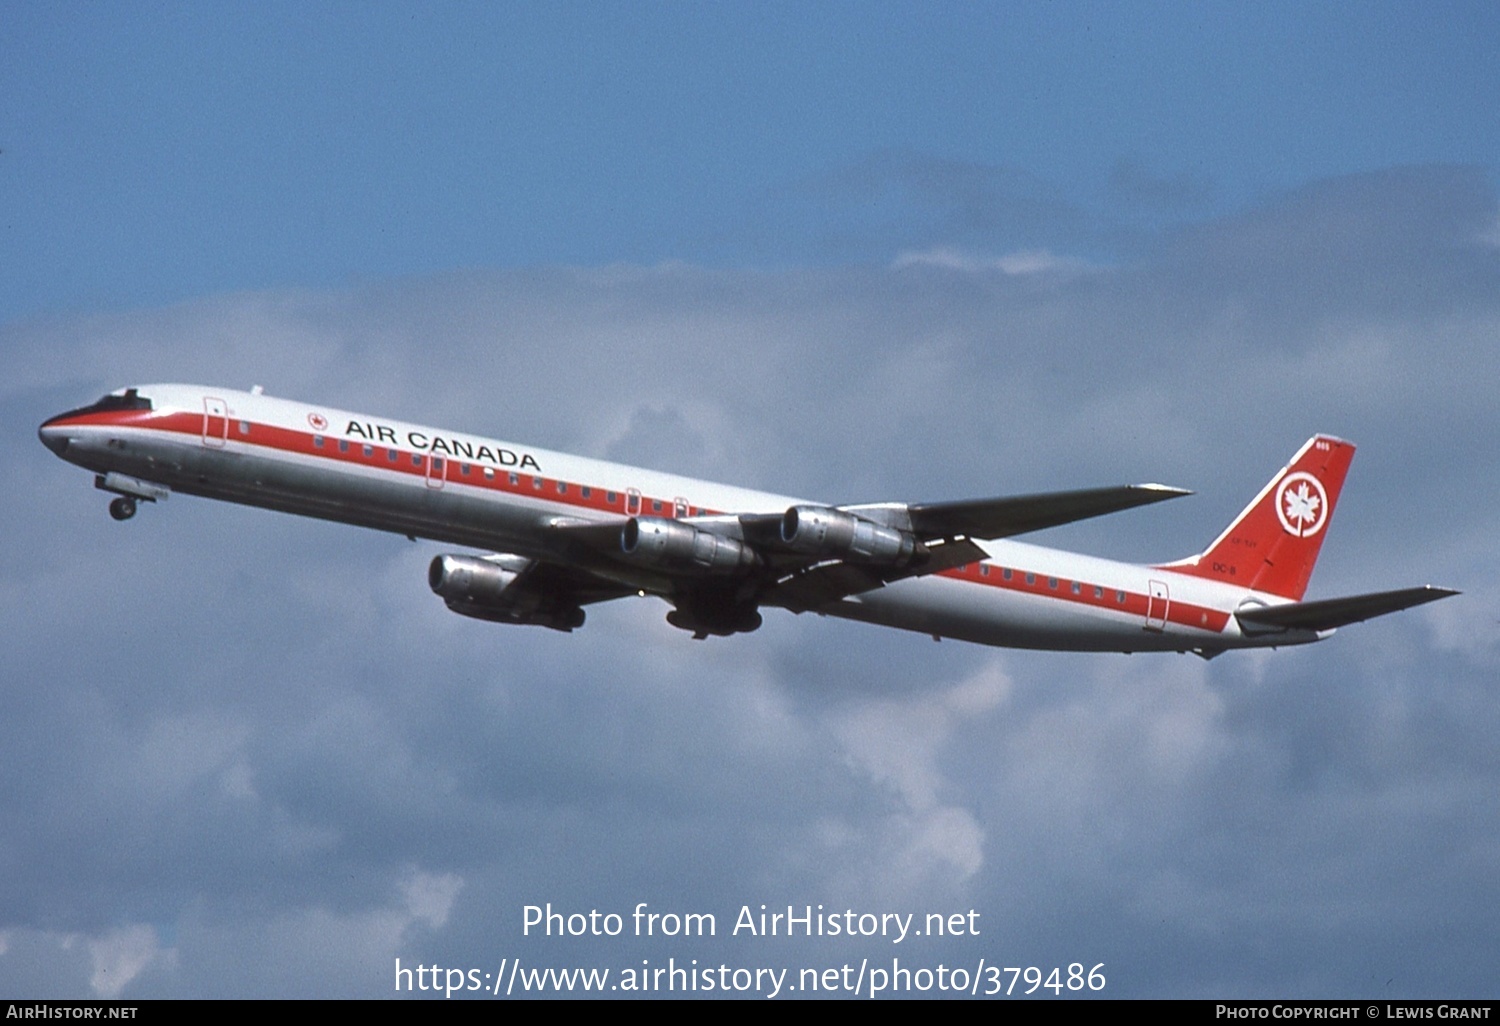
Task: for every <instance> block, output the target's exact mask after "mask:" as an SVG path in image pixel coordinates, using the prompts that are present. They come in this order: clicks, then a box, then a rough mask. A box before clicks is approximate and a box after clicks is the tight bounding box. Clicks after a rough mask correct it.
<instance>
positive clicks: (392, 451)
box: [385, 449, 396, 463]
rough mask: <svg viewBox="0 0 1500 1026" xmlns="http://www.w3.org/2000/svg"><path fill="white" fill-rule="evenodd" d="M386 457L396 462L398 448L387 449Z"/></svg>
mask: <svg viewBox="0 0 1500 1026" xmlns="http://www.w3.org/2000/svg"><path fill="white" fill-rule="evenodd" d="M385 458H386V459H388V460H390V461H391V462H392V463H395V462H396V450H395V449H387V450H386V451H385Z"/></svg>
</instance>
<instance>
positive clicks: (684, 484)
mask: <svg viewBox="0 0 1500 1026" xmlns="http://www.w3.org/2000/svg"><path fill="white" fill-rule="evenodd" d="M38 434H39V436H40V438H41V440H42V442H43V443H44V444H45V445H46V446H47V447H48V448H49V449H51V450H52V451H53V452H54V453H56V454H57V455H58V456H60V457H62V458H63V459H65V460H67V461H68V462H70V463H75V464H77V465H79V466H81V467H84V468H85V469H87V470H91V471H93V472H94V475H95V477H94V484H95V486H96V487H98V488H99V489H102V490H103V491H105V492H109V493H111V494H113V495H114V496H115V497H114V499H113V500H112V501H111V502H110V504H109V512H110V515H111V516H113V517H114V518H115V519H116V520H128V519H130V518H131V517H132V516H134V515H135V513H136V510H137V506H138V504H139V503H141V502H159V501H162V500H165V499H166V498H167V497H168V496H169V495H170V494H171V493H173V492H182V493H184V494H188V495H199V496H206V497H208V498H212V499H223V500H227V501H230V502H237V503H243V504H246V505H250V506H259V507H263V508H266V509H273V510H281V511H283V512H287V513H295V514H300V515H303V516H311V517H319V518H322V519H326V520H334V521H339V522H342V523H346V524H355V525H358V526H361V527H368V528H374V529H377V530H382V531H390V532H395V533H398V534H404V535H406V536H407V537H409V538H411V539H412V540H413V541H415V540H416V539H417V538H418V537H421V538H426V539H431V540H434V541H438V542H442V543H444V544H448V545H457V546H463V547H466V548H472V549H478V550H480V552H479V553H470V552H462V553H444V554H441V555H438V556H435V557H434V558H433V560H432V562H431V564H430V566H429V568H428V585H429V586H430V587H431V589H432V590H433V591H434V592H435V593H436V594H437V595H438V596H440V597H441V598H442V599H443V600H444V601H445V602H446V604H447V606H448V608H449V609H451V610H453V611H454V612H456V613H460V614H462V615H464V616H469V617H475V618H478V619H481V620H487V621H491V622H495V623H502V624H530V625H538V626H542V627H549V628H552V629H555V630H559V631H571V630H573V629H575V628H577V627H580V626H582V625H583V622H584V615H585V614H584V607H585V606H589V605H592V604H594V603H598V602H606V601H609V600H612V599H618V598H623V597H625V596H629V595H641V596H645V595H654V596H658V597H660V598H662V599H665V600H666V601H667V602H668V603H669V604H670V605H671V606H672V609H671V611H670V612H668V614H667V620H668V622H670V623H671V624H672V625H673V626H675V627H679V628H682V629H683V630H685V631H688V632H690V633H691V634H692V635H693V636H694V637H695V638H698V639H702V638H706V637H708V636H710V635H714V636H728V635H732V634H737V633H741V632H747V631H753V630H755V629H756V628H758V627H760V626H761V623H762V616H761V612H760V611H761V609H763V608H781V609H786V610H790V611H791V612H793V613H807V612H810V613H818V614H822V615H827V616H836V617H842V618H847V619H852V620H860V621H864V622H867V623H872V624H880V625H885V626H890V627H898V628H904V629H906V630H911V631H917V632H920V633H923V634H928V635H931V636H932V637H933V638H934V639H935V640H941V639H942V638H954V639H960V640H965V641H971V642H977V643H979V644H984V645H996V646H1006V647H1014V648H1030V649H1051V650H1061V651H1085V652H1127V653H1132V652H1153V651H1175V652H1193V653H1195V654H1197V655H1199V656H1202V657H1204V658H1206V659H1211V658H1213V657H1215V656H1217V655H1219V654H1220V653H1222V652H1224V651H1226V650H1229V649H1245V648H1266V647H1272V648H1274V647H1279V646H1282V645H1299V644H1306V643H1309V642H1314V641H1319V640H1322V639H1324V638H1326V637H1328V636H1329V635H1330V634H1332V633H1333V632H1334V631H1335V630H1336V629H1337V628H1339V627H1342V626H1345V625H1348V624H1351V623H1357V622H1359V621H1362V620H1367V619H1370V618H1371V617H1375V616H1380V615H1383V614H1386V613H1392V612H1396V611H1397V610H1401V609H1406V608H1409V607H1412V606H1416V605H1420V604H1422V603H1425V602H1431V601H1434V600H1437V599H1441V598H1445V597H1447V596H1449V595H1454V594H1457V592H1455V591H1452V590H1450V589H1447V588H1438V587H1433V586H1430V585H1429V586H1424V587H1415V588H1404V589H1401V590H1397V591H1384V592H1374V593H1368V594H1362V595H1353V596H1347V597H1343V598H1333V599H1319V600H1314V601H1303V595H1304V594H1305V592H1306V590H1307V584H1308V580H1309V578H1310V577H1311V575H1312V571H1313V565H1314V562H1315V561H1316V559H1317V557H1318V552H1319V550H1320V549H1321V547H1322V544H1323V539H1324V538H1325V537H1327V530H1326V528H1327V526H1328V522H1329V520H1330V519H1331V518H1332V516H1333V510H1334V506H1335V504H1336V503H1337V501H1338V497H1339V491H1340V489H1341V487H1342V485H1343V482H1344V476H1345V474H1346V473H1347V471H1348V469H1349V463H1350V460H1351V459H1352V457H1353V455H1354V446H1353V445H1352V444H1351V443H1349V442H1346V441H1344V440H1342V439H1339V438H1334V437H1332V436H1329V435H1316V436H1314V437H1313V438H1311V439H1309V440H1308V441H1307V443H1306V444H1304V445H1303V446H1302V448H1301V449H1299V450H1298V451H1297V453H1296V455H1295V456H1293V457H1292V460H1291V462H1290V463H1288V464H1287V466H1286V467H1285V468H1283V469H1282V470H1281V471H1280V472H1279V473H1277V474H1276V475H1275V476H1274V477H1273V478H1272V479H1271V481H1270V482H1269V483H1268V484H1267V485H1266V486H1265V488H1264V489H1262V490H1261V492H1260V494H1259V495H1257V496H1256V497H1255V499H1254V500H1252V501H1251V503H1250V505H1249V506H1247V507H1246V508H1245V510H1244V512H1242V513H1241V514H1240V515H1239V516H1238V517H1237V518H1236V519H1235V520H1234V522H1233V523H1231V524H1230V525H1229V527H1228V528H1226V529H1225V530H1224V532H1223V533H1222V534H1221V535H1219V537H1218V538H1217V539H1216V540H1215V541H1214V542H1212V543H1211V544H1210V545H1209V546H1208V548H1207V549H1205V550H1204V551H1203V552H1201V553H1199V554H1198V555H1195V556H1191V557H1188V558H1186V559H1180V560H1177V561H1175V562H1171V563H1163V564H1158V565H1133V564H1127V563H1119V562H1114V561H1111V560H1106V559H1098V558H1094V557H1091V556H1085V555H1079V554H1075V553H1070V552H1063V551H1059V550H1055V549H1048V548H1042V547H1040V546H1036V545H1031V544H1027V543H1024V542H1019V541H1014V540H1013V538H1014V537H1015V536H1017V535H1021V534H1025V533H1028V532H1031V531H1037V530H1041V529H1043V528H1048V527H1054V526H1057V525H1060V524H1066V523H1070V522H1072V521H1076V520H1081V519H1084V518H1087V517H1095V516H1100V515H1103V514H1107V513H1114V512H1118V511H1121V510H1126V509H1130V508H1133V507H1137V506H1144V505H1148V504H1151V503H1155V502H1160V501H1163V500H1166V499H1171V498H1176V497H1178V496H1182V495H1187V494H1191V493H1189V492H1187V491H1184V490H1183V489H1179V488H1169V487H1167V486H1165V485H1159V484H1138V485H1124V486H1119V487H1106V488H1092V489H1085V490H1079V491H1065V492H1053V493H1043V494H1035V495H1022V496H1010V497H1002V498H992V499H977V500H968V501H959V502H930V503H904V502H880V503H873V504H860V505H840V506H833V505H827V504H824V503H820V502H814V501H810V500H806V499H797V498H792V497H787V496H778V495H771V494H766V493H763V492H757V491H751V490H747V489H743V488H736V487H732V486H728V485H720V484H712V483H709V482H705V481H696V480H692V479H690V478H685V477H678V476H674V475H669V474H662V473H656V472H652V471H648V470H642V469H639V468H635V467H628V466H622V465H618V464H614V463H607V462H603V461H601V460H595V459H588V458H584V457H579V456H570V455H565V454H563V453H557V452H549V451H547V450H544V449H538V448H533V447H531V446H526V445H520V444H516V443H512V442H502V441H495V440H492V439H488V438H481V437H478V436H474V435H468V434H462V433H457V432H451V431H445V430H439V429H435V428H430V427H423V426H421V425H416V424H407V423H402V422H400V421H395V420H388V419H384V418H379V417H370V416H366V415H364V414H357V413H350V412H346V411H343V410H336V409H332V408H329V407H324V406H318V405H313V404H308V403H302V402H294V401H290V400H285V399H277V398H272V397H270V396H267V395H265V394H264V393H263V391H262V390H261V389H260V388H259V386H257V387H256V388H254V389H252V390H251V391H249V392H242V391H234V390H229V389H223V388H216V387H204V386H199V385H174V384H164V385H141V386H135V387H129V388H122V389H119V390H117V391H114V392H111V393H109V394H108V395H106V396H104V397H103V398H101V399H99V400H98V401H97V402H95V403H93V404H91V405H89V406H84V407H82V408H79V409H75V410H69V411H68V412H66V413H61V414H58V415H57V416H55V417H52V418H50V419H49V420H47V421H46V422H45V423H43V424H42V425H41V427H40V428H39V429H38Z"/></svg>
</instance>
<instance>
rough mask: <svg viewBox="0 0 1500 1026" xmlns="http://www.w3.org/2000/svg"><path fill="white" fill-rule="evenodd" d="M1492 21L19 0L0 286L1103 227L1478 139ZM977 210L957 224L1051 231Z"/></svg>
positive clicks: (48, 306)
mask: <svg viewBox="0 0 1500 1026" xmlns="http://www.w3.org/2000/svg"><path fill="white" fill-rule="evenodd" d="M1497 19H1500V16H1497V15H1496V13H1495V11H1494V9H1493V7H1492V6H1491V5H1486V4H1482V3H1476V4H1448V5H1435V6H1433V5H1423V6H1420V7H1419V6H1417V5H1363V4H1361V5H1343V4H1338V5H1304V4H1258V5H1248V6H1247V5H1239V4H1208V3H1205V4H1187V5H1182V4H1161V5H1145V4H1134V5H1120V4H1108V3H1102V4H953V5H939V6H933V5H920V6H919V5H911V4H880V3H876V4H839V3H832V4H820V5H811V6H809V5H800V4H743V5H706V4H702V5H700V4H670V3H669V4H642V5H623V4H545V5H532V4H519V5H510V4H501V5H495V4H474V5H452V4H447V5H443V4H423V5H404V4H360V5H355V4H345V5H339V4H333V5H318V6H312V7H309V6H306V5H288V6H280V5H274V4H273V5H256V6H254V7H243V6H241V5H224V4H182V5H171V4H167V5H135V4H124V5H102V6H100V5H92V6H87V7H82V8H79V7H72V8H55V7H50V6H46V5H35V4H11V5H7V16H6V23H7V28H6V30H5V36H4V45H5V48H6V60H5V62H4V67H3V69H0V86H3V89H0V95H3V99H0V104H3V106H0V117H3V122H0V124H3V133H4V138H3V139H0V148H3V150H4V153H3V157H4V161H5V166H4V168H3V172H4V174H3V178H0V188H3V189H4V193H3V196H4V198H5V199H4V202H5V206H6V208H7V213H8V216H7V218H6V225H5V233H6V237H7V248H8V249H9V250H10V251H11V252H13V253H16V254H17V255H18V256H19V255H21V254H25V257H24V258H23V259H20V260H18V261H17V264H18V266H16V267H13V268H12V269H11V272H10V273H7V274H6V276H5V279H6V284H5V286H4V292H3V293H0V312H3V313H4V314H5V315H6V316H7V318H10V317H16V316H24V315H29V314H35V313H41V312H45V311H48V310H53V309H58V308H71V309H77V308H79V307H80V306H82V307H85V308H90V307H100V306H109V307H118V306H130V305H138V304H140V303H143V302H164V301H172V300H177V299H183V298H188V297H191V296H195V295H201V294H204V293H207V292H211V291H219V290H226V289H235V288H244V287H260V286H278V285H301V286H307V285H330V284H331V285H337V284H342V283H347V282H349V281H352V280H362V279H365V278H369V277H376V278H382V277H388V276H393V275H403V274H421V273H431V272H435V271H442V270H446V269H450V268H453V267H515V266H535V265H542V264H573V265H581V266H599V265H602V264H609V263H613V262H619V261H623V262H629V263H644V264H655V263H658V262H661V261H668V260H687V261H691V262H694V263H708V264H712V265H714V266H731V267H744V266H754V267H765V266H776V267H786V266H805V265H807V264H808V263H817V264H828V263H842V262H848V261H868V260H877V261H878V260H882V259H886V258H887V257H888V256H889V253H888V252H887V251H888V249H889V247H890V245H891V243H892V242H893V241H895V242H898V243H900V244H905V245H926V244H933V243H938V242H942V243H952V242H953V241H954V239H953V238H952V234H953V230H952V229H953V226H952V225H951V224H950V223H947V222H948V221H950V220H951V219H952V218H955V217H961V216H962V214H963V205H964V203H965V201H966V200H968V201H972V199H973V198H974V197H973V191H974V190H976V189H977V190H981V191H983V190H985V189H986V188H988V189H989V190H992V191H999V192H1001V193H1002V194H1004V195H1006V196H1011V197H1016V198H1018V199H1024V200H1028V201H1038V200H1045V201H1047V202H1049V203H1051V204H1055V205H1056V207H1057V208H1059V209H1060V210H1069V211H1072V213H1073V215H1074V216H1075V217H1076V218H1080V219H1084V220H1088V221H1091V222H1094V221H1097V222H1100V223H1096V224H1091V225H1090V226H1089V231H1087V232H1085V231H1084V228H1083V226H1082V225H1077V226H1074V227H1075V230H1077V231H1080V232H1084V236H1083V237H1081V238H1079V239H1078V240H1077V242H1076V245H1077V246H1078V247H1079V248H1084V249H1087V250H1088V251H1089V252H1090V254H1092V255H1096V256H1112V255H1116V254H1118V253H1119V252H1120V251H1121V249H1122V248H1124V249H1126V250H1128V249H1129V248H1130V247H1131V246H1132V245H1133V244H1139V243H1140V242H1141V241H1142V240H1141V239H1140V238H1139V236H1138V234H1137V232H1138V231H1140V230H1141V229H1150V228H1155V227H1159V226H1161V225H1164V224H1172V223H1176V222H1178V221H1180V220H1181V219H1182V218H1184V217H1194V216H1203V215H1205V214H1209V213H1215V212H1225V211H1231V210H1235V209H1240V208H1242V207H1243V206H1244V205H1246V204H1247V203H1250V202H1253V201H1255V200H1257V199H1259V198H1263V197H1265V196H1267V195H1271V194H1274V193H1276V192H1278V191H1282V190H1286V189H1290V188H1295V187H1296V186H1298V185H1300V184H1303V183H1304V182H1306V181H1307V180H1309V179H1312V178H1322V177H1329V176H1334V175H1340V174H1347V173H1351V172H1359V171H1368V170H1374V169H1378V168H1382V167H1388V166H1396V165H1406V164H1429V163H1460V164H1480V165H1487V164H1488V163H1489V161H1490V160H1491V159H1492V156H1493V154H1494V153H1495V152H1496V148H1497V146H1500V138H1497V134H1500V128H1497V126H1496V125H1495V123H1494V119H1493V118H1490V117H1487V116H1486V115H1485V113H1484V112H1485V110H1486V108H1487V107H1488V106H1489V103H1488V98H1490V97H1493V96H1495V95H1496V94H1497V93H1500V72H1497V71H1496V69H1495V66H1494V61H1493V60H1492V59H1491V58H1492V56H1493V51H1492V45H1491V44H1492V43H1493V41H1494V39H1495V38H1496V33H1497V24H1496V23H1497ZM909 165H916V166H917V167H937V168H941V167H944V166H950V165H951V166H952V167H953V168H956V169H958V171H968V172H969V174H970V177H968V178H964V177H963V176H962V175H959V174H957V173H955V174H950V175H948V176H944V175H941V174H938V173H937V172H936V171H932V172H930V173H928V174H921V173H916V174H913V175H909V176H906V177H903V176H902V175H901V174H900V172H899V169H900V168H903V167H907V166H909ZM986 173H987V174H989V175H991V176H993V178H994V180H992V181H989V182H985V181H984V180H978V181H976V180H975V177H974V176H983V175H984V174H986ZM965 227H966V229H967V230H968V238H969V241H970V242H971V243H973V244H975V245H979V244H983V243H988V244H992V245H993V244H995V243H997V242H998V243H1000V244H1004V243H1005V242H1006V241H1008V240H1007V238H1006V237H1007V236H1013V237H1014V238H1015V239H1016V240H1017V241H1018V242H1020V243H1023V244H1025V243H1028V242H1035V241H1038V240H1039V239H1040V237H1041V235H1042V234H1045V229H1043V228H1041V227H1040V226H1038V225H1036V224H1034V223H1030V222H1025V221H1021V222H1017V221H1016V220H1014V219H1012V220H1008V221H1001V222H999V223H991V224H987V225H983V226H976V225H973V224H969V225H966V226H965ZM997 235H999V236H1000V238H998V239H997V238H996V236H997ZM83 240H87V241H86V242H84V241H83Z"/></svg>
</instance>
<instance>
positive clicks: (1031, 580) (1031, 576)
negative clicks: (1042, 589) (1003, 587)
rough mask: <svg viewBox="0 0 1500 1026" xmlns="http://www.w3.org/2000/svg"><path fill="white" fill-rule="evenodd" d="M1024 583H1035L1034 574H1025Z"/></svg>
mask: <svg viewBox="0 0 1500 1026" xmlns="http://www.w3.org/2000/svg"><path fill="white" fill-rule="evenodd" d="M1026 583H1027V584H1035V583H1036V574H1027V575H1026Z"/></svg>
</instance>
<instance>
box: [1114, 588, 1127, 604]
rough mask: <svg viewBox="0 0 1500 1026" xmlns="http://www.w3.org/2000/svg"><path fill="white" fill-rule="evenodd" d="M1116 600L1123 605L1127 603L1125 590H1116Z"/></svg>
mask: <svg viewBox="0 0 1500 1026" xmlns="http://www.w3.org/2000/svg"><path fill="white" fill-rule="evenodd" d="M1115 601H1116V602H1118V603H1120V605H1122V606H1123V605H1124V604H1125V593H1124V592H1123V591H1117V592H1115Z"/></svg>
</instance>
